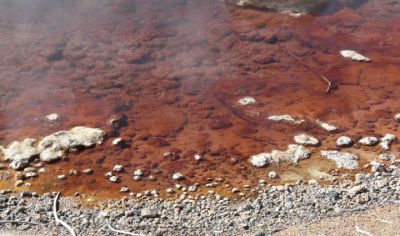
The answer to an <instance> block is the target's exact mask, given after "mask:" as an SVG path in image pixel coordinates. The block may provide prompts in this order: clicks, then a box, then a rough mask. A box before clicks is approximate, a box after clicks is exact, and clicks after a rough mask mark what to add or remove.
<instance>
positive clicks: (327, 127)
mask: <svg viewBox="0 0 400 236" xmlns="http://www.w3.org/2000/svg"><path fill="white" fill-rule="evenodd" d="M315 123H316V124H317V125H318V126H319V127H321V128H322V129H324V130H326V131H328V132H335V131H338V129H339V128H338V127H336V126H334V125H332V124H328V123H325V122H322V121H320V120H316V121H315Z"/></svg>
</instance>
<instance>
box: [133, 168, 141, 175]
mask: <svg viewBox="0 0 400 236" xmlns="http://www.w3.org/2000/svg"><path fill="white" fill-rule="evenodd" d="M143 174H144V172H143V171H142V170H141V169H137V170H135V171H134V172H133V175H134V176H143Z"/></svg>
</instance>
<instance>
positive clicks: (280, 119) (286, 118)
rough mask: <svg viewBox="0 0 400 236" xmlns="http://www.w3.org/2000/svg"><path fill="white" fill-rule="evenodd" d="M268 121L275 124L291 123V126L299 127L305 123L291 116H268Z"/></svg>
mask: <svg viewBox="0 0 400 236" xmlns="http://www.w3.org/2000/svg"><path fill="white" fill-rule="evenodd" d="M268 120H272V121H277V122H287V123H292V124H296V125H300V124H303V123H304V122H306V121H305V120H301V119H297V118H295V117H293V116H291V115H287V114H285V115H273V116H269V117H268Z"/></svg>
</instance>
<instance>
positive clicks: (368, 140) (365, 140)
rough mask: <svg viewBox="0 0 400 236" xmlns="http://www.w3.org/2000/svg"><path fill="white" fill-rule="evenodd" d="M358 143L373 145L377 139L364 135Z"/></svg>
mask: <svg viewBox="0 0 400 236" xmlns="http://www.w3.org/2000/svg"><path fill="white" fill-rule="evenodd" d="M358 142H359V143H361V144H363V145H366V146H374V145H376V144H378V139H377V138H376V137H372V136H371V137H365V138H362V139H360V140H359V141H358Z"/></svg>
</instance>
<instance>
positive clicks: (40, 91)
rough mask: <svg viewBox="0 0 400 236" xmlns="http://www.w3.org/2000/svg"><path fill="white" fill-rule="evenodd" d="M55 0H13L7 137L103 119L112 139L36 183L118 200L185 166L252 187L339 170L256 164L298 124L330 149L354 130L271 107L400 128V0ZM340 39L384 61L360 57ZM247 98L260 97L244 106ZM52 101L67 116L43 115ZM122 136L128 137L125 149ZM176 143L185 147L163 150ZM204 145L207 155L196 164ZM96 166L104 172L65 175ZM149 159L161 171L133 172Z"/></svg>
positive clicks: (357, 125) (0, 37)
mask: <svg viewBox="0 0 400 236" xmlns="http://www.w3.org/2000/svg"><path fill="white" fill-rule="evenodd" d="M48 2H49V1H48V0H40V1H38V3H37V6H36V7H32V8H29V9H28V8H26V6H24V3H23V2H22V3H21V4H20V5H19V4H11V3H10V2H8V1H0V95H1V96H0V104H1V107H0V144H1V145H4V146H5V145H8V144H9V143H10V142H12V141H14V140H21V139H24V138H25V137H43V136H46V135H48V134H50V133H52V132H55V131H59V130H64V129H69V128H71V127H73V126H77V125H84V126H88V127H98V128H101V129H104V130H106V131H107V134H108V137H109V138H108V139H107V140H106V141H105V142H104V143H103V144H102V145H100V146H98V147H96V148H93V149H89V150H85V151H82V152H79V153H75V154H70V155H69V157H68V159H67V160H64V161H60V162H57V163H55V164H48V165H46V166H45V168H46V169H47V171H46V173H43V174H40V177H39V178H36V179H34V180H31V181H28V182H31V183H32V187H30V188H29V189H32V190H34V191H37V192H44V191H53V190H62V191H64V192H65V193H66V194H73V193H74V192H83V193H87V194H97V195H99V196H105V197H115V196H120V193H119V189H120V188H121V187H122V186H127V187H129V188H130V189H131V190H132V191H134V192H139V191H143V190H146V189H158V190H162V191H164V189H165V188H166V187H169V186H172V185H173V184H174V183H175V182H176V181H173V180H172V178H171V176H172V174H173V173H174V172H176V171H179V172H182V173H183V174H184V175H185V176H186V177H187V179H186V180H185V181H183V183H185V184H191V183H196V182H197V183H206V182H207V178H213V177H214V178H215V177H221V178H224V179H225V180H226V182H228V183H230V184H232V185H235V186H242V185H243V184H253V185H254V184H256V182H257V180H258V179H267V177H266V175H267V173H268V171H270V170H274V171H277V172H278V173H279V174H280V175H281V176H282V178H281V179H280V180H275V182H273V183H279V182H291V181H295V180H296V179H297V178H299V176H300V177H301V178H304V179H309V178H313V177H315V176H313V173H314V174H316V173H317V174H318V173H320V171H322V172H327V173H328V172H329V170H330V169H332V168H334V166H333V164H332V163H330V162H328V161H325V160H323V159H322V158H320V157H319V156H318V155H314V156H313V157H312V158H311V159H310V160H306V161H303V162H301V163H300V164H299V165H297V166H292V165H286V164H285V165H282V166H270V167H268V168H265V169H256V168H253V167H251V166H250V165H249V164H248V163H247V159H248V157H249V155H252V154H256V153H260V152H263V151H270V150H272V149H286V146H287V145H288V144H290V143H292V137H293V135H295V134H297V133H298V132H303V131H304V132H307V133H309V134H312V135H315V136H316V137H318V138H319V139H321V140H322V142H323V147H322V148H334V142H335V140H336V138H337V137H339V136H340V135H341V134H329V133H327V132H325V131H323V130H321V129H319V128H316V127H314V126H310V125H305V126H298V127H296V126H291V125H287V124H278V123H271V122H268V121H266V119H265V117H267V116H269V115H280V114H291V115H295V116H297V117H299V118H306V119H309V120H311V121H312V120H315V119H321V120H323V121H326V122H329V123H332V124H336V125H339V126H341V127H343V128H344V129H345V130H346V131H345V134H347V135H350V136H353V137H358V136H360V135H372V134H373V135H383V134H385V133H386V132H391V133H393V134H396V135H399V134H400V133H399V131H398V128H397V124H396V123H395V122H394V121H393V115H394V114H395V113H397V112H399V111H400V104H399V103H398V100H399V98H400V94H399V93H398V92H397V91H396V90H397V88H398V85H399V78H398V76H399V75H400V67H399V64H400V61H399V59H398V56H399V54H400V43H399V41H398V40H397V39H398V38H399V36H400V24H399V23H400V15H399V13H400V6H399V5H398V4H396V3H395V2H393V1H368V2H367V3H366V4H364V5H362V6H360V7H358V8H355V9H350V8H342V9H339V10H338V11H336V12H334V13H330V14H328V15H322V16H303V17H300V18H294V17H291V16H288V15H283V14H279V13H274V12H265V11H257V10H253V9H237V8H234V7H232V6H228V5H225V4H224V3H223V2H222V1H213V0H209V1H208V0H207V1H195V0H193V1H182V0H166V1H155V0H150V1H149V0H146V1H144V0H143V1H129V0H126V1H113V3H104V4H103V3H102V2H103V1H98V3H96V4H95V5H93V3H92V2H91V1H83V2H81V1H79V2H78V1H72V2H69V3H61V2H54V3H53V4H48ZM104 2H105V1H104ZM62 4H63V6H60V5H62ZM18 5H19V6H18ZM283 47H284V48H285V49H286V50H287V51H289V52H290V53H292V54H293V55H295V56H296V57H298V58H300V59H301V60H302V61H303V62H304V63H306V64H307V65H309V66H310V67H311V68H313V69H314V70H315V71H317V72H318V73H320V74H321V75H324V76H326V77H327V78H329V79H331V80H334V81H336V82H337V83H338V84H339V88H338V89H337V90H335V91H334V92H333V93H330V94H326V93H325V90H326V83H324V82H323V81H321V79H320V78H318V77H317V76H316V75H315V74H313V73H312V72H311V71H310V70H308V69H307V68H306V67H304V66H303V65H302V64H301V63H299V62H298V61H296V60H294V59H293V57H290V56H288V54H287V53H285V52H284V50H282V48H283ZM341 49H352V50H357V51H359V52H360V53H362V54H364V55H366V56H368V57H369V58H371V59H372V62H371V63H357V62H352V61H349V60H347V59H345V58H342V57H341V56H340V54H339V50H341ZM243 96H252V97H254V98H256V100H257V101H258V103H257V104H256V105H251V106H245V107H244V106H239V105H238V103H237V101H238V99H240V98H242V97H243ZM53 112H56V113H59V114H60V115H61V116H62V120H61V121H59V122H53V123H50V122H48V121H46V120H45V119H44V116H45V115H47V114H49V113H53ZM112 115H117V116H121V115H126V117H127V125H125V126H122V127H118V128H114V129H113V128H112V127H109V126H107V124H106V121H107V119H109V117H111V116H112ZM113 137H122V138H123V139H124V140H125V141H126V144H127V145H126V146H124V147H123V148H121V147H114V146H112V145H111V142H112V139H113ZM393 149H394V150H397V147H396V146H394V147H393ZM167 151H172V152H175V153H178V157H176V158H172V159H168V158H164V157H163V154H164V152H167ZM195 153H200V154H202V155H204V157H205V160H204V161H202V162H197V161H195V160H194V158H193V155H194V154H195ZM376 155H377V154H376ZM361 162H362V163H367V162H368V161H367V160H366V159H365V160H364V159H363V157H362V160H361ZM115 164H121V165H123V166H125V168H126V169H127V172H126V173H123V174H119V176H120V177H121V183H118V184H113V183H111V182H109V181H108V180H107V179H106V178H105V177H104V174H105V173H106V172H108V171H111V170H112V168H113V166H114V165H115ZM87 168H92V169H94V174H93V175H89V176H84V175H81V176H67V180H66V181H60V180H57V177H56V176H57V175H58V174H68V171H69V170H70V169H78V170H83V169H87ZM138 168H140V169H142V170H144V171H145V173H146V176H148V175H154V176H156V177H157V180H156V181H150V180H147V177H145V178H144V180H142V181H137V182H136V181H134V180H133V179H132V176H133V174H132V171H133V170H135V169H138ZM1 182H2V183H1V185H2V186H6V185H13V180H12V179H10V180H8V181H4V180H3V181H1Z"/></svg>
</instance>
